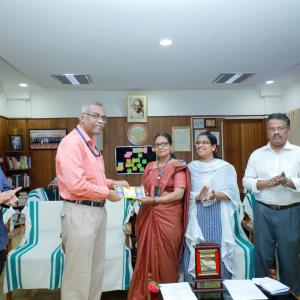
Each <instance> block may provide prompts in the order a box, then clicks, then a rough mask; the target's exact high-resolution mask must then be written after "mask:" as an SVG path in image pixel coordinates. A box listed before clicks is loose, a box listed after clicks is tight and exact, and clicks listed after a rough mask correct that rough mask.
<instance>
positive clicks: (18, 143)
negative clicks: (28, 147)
mask: <svg viewBox="0 0 300 300" xmlns="http://www.w3.org/2000/svg"><path fill="white" fill-rule="evenodd" d="M9 146H10V150H11V151H22V150H23V140H22V135H20V134H11V135H10V136H9Z"/></svg>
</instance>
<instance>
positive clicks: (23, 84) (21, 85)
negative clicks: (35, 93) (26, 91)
mask: <svg viewBox="0 0 300 300" xmlns="http://www.w3.org/2000/svg"><path fill="white" fill-rule="evenodd" d="M19 86H20V87H28V84H27V83H24V82H21V83H19Z"/></svg>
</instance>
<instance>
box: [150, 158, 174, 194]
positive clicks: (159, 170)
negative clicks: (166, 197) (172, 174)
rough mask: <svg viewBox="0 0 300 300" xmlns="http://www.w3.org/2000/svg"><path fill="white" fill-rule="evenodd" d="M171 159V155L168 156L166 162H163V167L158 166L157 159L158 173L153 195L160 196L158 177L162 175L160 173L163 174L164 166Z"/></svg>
mask: <svg viewBox="0 0 300 300" xmlns="http://www.w3.org/2000/svg"><path fill="white" fill-rule="evenodd" d="M171 159H172V157H169V159H168V160H167V162H166V163H165V165H164V166H163V168H160V167H159V161H157V169H158V175H157V185H156V186H155V187H154V196H156V197H159V196H160V186H159V183H160V179H161V177H162V175H163V174H164V171H165V168H166V166H167V164H168V162H169V161H170V160H171Z"/></svg>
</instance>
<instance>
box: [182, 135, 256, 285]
mask: <svg viewBox="0 0 300 300" xmlns="http://www.w3.org/2000/svg"><path fill="white" fill-rule="evenodd" d="M195 146H196V151H197V154H198V156H199V160H195V161H192V162H191V163H190V164H189V165H188V167H189V170H190V172H191V192H190V203H189V214H188V227H187V231H186V235H185V236H186V241H185V247H184V254H183V273H184V280H185V281H188V282H192V281H193V279H194V277H195V249H194V248H193V246H194V245H196V244H199V243H200V242H211V243H217V244H219V245H220V246H221V276H222V278H223V279H231V278H232V279H247V278H252V277H253V275H254V267H253V266H254V265H253V263H254V261H253V246H252V244H251V243H250V242H249V240H248V238H247V236H246V235H245V233H244V231H243V230H242V228H241V220H242V218H243V209H242V203H241V201H240V194H239V189H238V185H237V175H236V171H235V169H234V167H233V166H232V165H231V164H229V163H228V162H226V161H224V160H222V159H219V158H218V157H217V156H216V150H217V138H216V137H215V136H214V135H213V134H212V133H210V132H209V131H205V132H202V133H201V134H200V135H199V136H198V138H197V141H196V143H195Z"/></svg>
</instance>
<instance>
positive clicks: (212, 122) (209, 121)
mask: <svg viewBox="0 0 300 300" xmlns="http://www.w3.org/2000/svg"><path fill="white" fill-rule="evenodd" d="M205 127H206V128H215V127H216V119H205Z"/></svg>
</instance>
